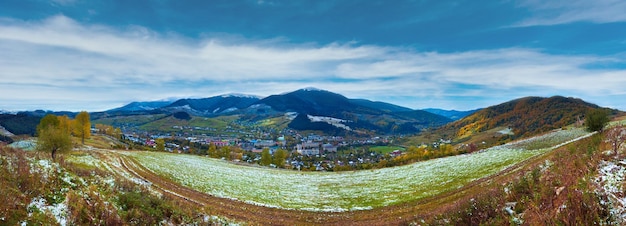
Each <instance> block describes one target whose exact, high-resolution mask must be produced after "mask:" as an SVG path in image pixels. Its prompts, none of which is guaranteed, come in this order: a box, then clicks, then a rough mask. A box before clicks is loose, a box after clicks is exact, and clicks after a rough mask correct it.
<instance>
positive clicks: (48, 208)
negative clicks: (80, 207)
mask: <svg viewBox="0 0 626 226" xmlns="http://www.w3.org/2000/svg"><path fill="white" fill-rule="evenodd" d="M27 208H28V209H29V210H32V209H34V208H36V209H37V210H39V211H41V212H43V213H49V214H52V216H54V219H56V221H57V223H59V224H60V225H63V226H64V225H67V205H66V204H65V202H63V203H58V204H55V205H46V200H45V199H44V198H34V199H33V200H32V201H31V202H30V204H28V207H27ZM31 214H32V212H31V213H29V216H30V215H31Z"/></svg>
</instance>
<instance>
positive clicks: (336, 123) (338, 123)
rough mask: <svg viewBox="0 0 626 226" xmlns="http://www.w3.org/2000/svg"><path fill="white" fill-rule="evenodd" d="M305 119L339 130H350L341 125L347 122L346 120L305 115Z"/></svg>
mask: <svg viewBox="0 0 626 226" xmlns="http://www.w3.org/2000/svg"><path fill="white" fill-rule="evenodd" d="M307 117H308V118H309V120H311V122H325V123H328V124H330V125H332V126H334V127H337V128H340V129H345V130H351V129H350V127H349V126H347V125H345V124H343V123H346V122H348V121H347V120H343V119H338V118H333V117H324V116H313V115H307Z"/></svg>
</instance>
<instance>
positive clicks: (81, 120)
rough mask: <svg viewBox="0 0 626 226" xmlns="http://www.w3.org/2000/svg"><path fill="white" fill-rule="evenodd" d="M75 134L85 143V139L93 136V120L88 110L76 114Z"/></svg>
mask: <svg viewBox="0 0 626 226" xmlns="http://www.w3.org/2000/svg"><path fill="white" fill-rule="evenodd" d="M74 135H75V136H76V137H78V138H80V139H81V142H82V143H83V144H85V139H89V138H90V137H91V121H90V119H89V113H88V112H86V111H81V112H80V113H78V115H76V118H75V119H74Z"/></svg>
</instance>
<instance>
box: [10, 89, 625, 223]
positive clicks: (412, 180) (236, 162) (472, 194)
mask: <svg viewBox="0 0 626 226" xmlns="http://www.w3.org/2000/svg"><path fill="white" fill-rule="evenodd" d="M296 92H299V94H298V95H304V94H303V92H304V93H305V94H306V93H307V92H314V94H315V95H322V96H326V95H331V96H333V95H335V94H329V93H326V91H319V90H315V91H296ZM317 92H322V93H317ZM281 98H284V97H281ZM299 98H303V97H299ZM279 99H280V98H279ZM520 100H521V101H520ZM520 100H514V101H512V102H510V103H504V104H502V105H497V106H492V107H488V108H484V109H482V110H478V111H476V112H474V113H470V114H469V115H468V116H466V117H465V118H463V119H460V120H457V121H450V122H449V123H448V124H446V125H443V126H439V127H432V128H429V129H424V130H421V132H418V133H401V134H394V133H386V132H381V131H380V130H376V129H373V130H369V129H367V128H370V129H371V128H372V127H359V126H355V125H363V124H350V123H351V120H348V119H346V118H345V116H346V115H348V116H349V115H350V114H346V112H343V113H342V114H335V113H332V111H329V110H323V109H324V108H322V107H320V106H324V105H317V106H318V107H316V109H313V110H311V109H308V110H306V109H304V110H303V109H300V110H299V111H300V112H294V111H295V110H294V111H292V109H297V108H296V107H290V108H287V107H285V106H287V105H285V106H282V107H277V109H280V108H283V111H284V110H286V109H289V110H287V112H278V111H277V110H276V109H274V108H271V107H269V108H267V109H273V110H272V111H277V112H278V113H277V112H274V113H272V114H268V115H265V116H263V114H258V115H257V114H247V113H245V111H249V109H248V110H243V111H242V112H240V113H238V114H231V113H232V112H234V110H233V111H231V110H229V111H228V114H224V115H214V116H206V115H199V114H197V112H194V111H182V110H181V109H180V108H177V110H175V111H172V112H170V113H168V112H166V111H164V110H161V111H158V112H154V111H155V109H151V110H150V112H144V111H143V110H140V111H134V110H133V111H131V112H127V113H120V112H117V113H115V114H113V113H111V112H109V113H93V115H95V118H94V119H92V121H93V122H94V128H92V133H93V137H92V138H90V139H87V140H86V143H85V144H84V145H81V144H79V142H78V140H76V139H78V138H74V141H73V145H74V149H73V151H72V152H70V153H67V154H64V155H62V160H61V161H62V162H61V163H59V164H56V163H55V164H52V165H54V167H57V168H58V170H57V171H58V172H65V173H63V175H65V176H64V177H65V178H67V179H63V180H68V181H81V180H82V181H89V182H85V183H83V182H81V183H79V185H77V184H76V182H72V183H68V184H63V183H62V184H61V186H64V187H63V188H60V190H59V188H58V187H56V186H58V185H55V186H52V187H51V189H53V191H49V192H51V194H56V196H55V197H60V199H58V200H56V199H54V200H51V201H50V200H48V198H41V197H39V196H35V197H31V199H30V200H31V201H30V202H31V203H30V204H29V203H26V204H24V203H22V205H27V206H36V208H37V209H39V211H41V212H42V214H43V215H36V216H40V217H51V218H56V219H62V220H63V219H65V220H66V221H67V220H68V219H70V221H73V222H76V221H75V220H77V219H79V218H76V216H77V215H76V214H77V213H76V212H75V211H76V209H72V208H67V206H71V205H70V203H68V201H66V200H69V199H70V198H71V199H72V200H75V199H79V200H80V199H81V198H80V197H83V198H84V199H85V200H86V199H87V198H86V197H87V196H89V195H86V193H84V192H85V191H84V189H92V190H93V189H96V190H97V192H99V193H106V194H107V195H105V196H104V199H105V200H104V201H103V202H106V203H114V204H113V205H109V206H108V207H106V205H105V206H104V207H98V208H107V210H106V211H108V213H109V214H110V215H107V216H109V218H106V219H108V220H110V221H112V222H116V221H126V222H128V221H132V219H134V218H133V217H135V215H133V214H131V213H133V212H127V211H130V210H129V209H127V208H129V207H128V206H126V205H129V204H128V203H125V204H124V202H126V201H125V200H126V199H127V198H128V197H127V195H136V194H139V193H141V194H144V196H146V197H151V198H149V200H152V199H162V204H159V205H164V206H161V207H158V208H165V210H167V209H169V210H168V211H178V212H177V213H178V214H180V215H176V214H175V215H170V214H167V213H168V212H167V211H166V212H161V214H159V213H155V212H152V210H150V208H148V207H146V206H143V207H142V205H137V206H134V207H132V208H135V209H134V210H132V211H139V212H135V213H136V214H139V215H143V216H151V217H152V218H151V219H154V220H157V219H163V220H165V221H168V222H179V223H180V222H195V223H217V222H219V223H218V224H241V223H244V224H252V225H256V224H259V225H294V224H296V225H302V224H304V225H322V224H324V225H328V224H330V225H345V224H350V225H398V224H421V223H419V222H422V223H425V224H426V225H430V224H435V225H439V224H442V222H457V223H459V222H464V221H465V220H468V219H470V220H471V219H475V218H468V216H467V215H463V214H459V213H460V212H458V211H470V209H471V208H473V207H467V206H465V205H467V203H468V202H469V203H473V204H471V205H472V206H475V205H483V206H482V207H481V208H484V209H472V210H471V211H482V212H477V214H479V215H481V214H486V215H485V218H481V219H482V220H480V221H477V222H509V221H513V222H517V221H520V222H521V221H528V222H535V221H536V220H537V218H536V217H537V215H533V214H532V213H529V212H527V211H528V208H532V205H536V204H534V203H533V202H534V201H533V202H530V201H528V200H527V197H528V195H537V194H541V195H546V194H544V193H543V192H544V191H543V190H541V189H546V188H544V186H548V187H549V189H552V187H554V186H557V187H556V189H558V191H557V192H556V196H555V198H554V199H553V202H562V200H563V199H562V198H559V197H560V196H559V193H561V190H562V189H565V190H566V191H569V190H568V189H570V188H571V187H572V186H574V185H575V184H573V183H572V181H569V179H568V180H558V181H557V182H555V181H554V180H553V179H549V178H543V177H541V176H538V175H536V172H537V170H540V172H542V175H552V174H551V172H552V171H550V170H558V172H562V170H564V169H561V168H560V166H559V167H557V166H554V162H557V161H560V160H557V159H558V158H562V157H563V156H564V155H563V153H570V152H571V151H572V150H579V149H580V147H586V146H585V145H591V146H588V147H586V149H580V151H582V152H584V153H587V154H582V155H578V157H575V158H577V159H582V158H586V157H590V158H593V159H594V160H593V161H594V163H593V164H596V165H593V166H589V167H591V168H589V171H588V172H597V171H599V172H600V173H602V175H603V176H602V177H601V179H597V181H604V180H607V181H609V182H607V183H611V185H609V186H608V187H607V185H604V184H602V183H600V184H596V183H595V182H594V183H593V184H589V185H587V186H591V187H599V188H598V192H596V193H594V194H593V195H594V196H593V197H597V198H600V199H605V198H607V197H609V200H614V201H615V202H618V203H619V202H621V200H622V199H621V195H620V194H617V193H619V191H620V190H619V189H621V188H617V189H616V188H615V187H620V186H621V185H616V183H617V182H615V181H619V179H615V178H614V175H612V171H611V169H615V168H616V167H617V166H616V165H615V164H616V163H614V162H613V161H611V159H610V158H609V157H610V156H611V155H609V154H605V153H604V152H600V151H591V152H590V150H596V149H597V148H604V147H606V145H607V144H608V143H606V142H597V141H596V140H598V137H600V136H608V135H607V133H606V132H602V133H598V132H589V131H588V130H587V128H586V127H584V126H583V125H582V124H581V123H578V122H580V114H590V113H589V112H591V110H593V111H596V112H600V113H602V114H606V117H608V116H609V114H610V115H611V117H612V118H613V120H614V121H613V122H611V123H610V124H609V125H608V127H607V130H612V128H613V127H617V126H619V125H620V124H622V123H624V122H625V121H624V119H623V118H620V114H621V112H619V111H616V110H614V111H610V110H605V109H602V108H599V107H597V106H593V105H587V104H585V103H584V102H578V101H572V100H571V99H567V98H560V97H557V98H545V99H533V101H530V102H533V103H536V102H541V101H546V102H548V103H551V104H550V105H552V106H555V108H549V109H551V110H555V109H560V108H564V106H568V107H571V108H570V113H569V114H568V115H563V116H559V117H544V119H543V122H544V123H545V122H547V123H550V124H545V125H543V126H539V127H536V128H534V129H533V128H532V127H526V128H527V129H526V130H524V131H525V132H524V133H520V130H519V129H518V128H519V125H520V123H522V124H521V125H526V124H523V123H526V121H528V120H531V119H530V118H528V117H525V116H524V114H519V112H524V111H519V109H524V108H526V107H527V108H536V106H533V105H532V104H530V105H528V104H527V103H528V102H529V101H526V99H520ZM186 101H188V102H189V100H186ZM552 101H556V102H558V103H561V104H560V105H559V104H554V102H552ZM192 102H193V101H192ZM357 102H359V103H374V102H369V101H366V100H359V101H357ZM309 103H316V102H315V101H313V102H309ZM570 103H573V104H570ZM511 104H512V105H516V107H514V108H507V107H503V106H508V105H511ZM375 105H377V106H389V105H386V104H384V103H375ZM542 105H543V104H542ZM133 108H141V107H138V105H137V104H133ZM253 108H255V109H256V108H259V106H254V107H253ZM261 108H262V107H261ZM141 109H143V108H141ZM267 109H266V110H267ZM395 109H399V108H395ZM400 109H401V108H400ZM118 110H119V109H118ZM118 110H116V111H118ZM309 111H316V112H318V113H316V114H319V115H311V114H308V113H307V112H309ZM323 111H326V113H320V112H323ZM359 111H362V110H359ZM367 111H370V110H367ZM547 111H548V112H549V110H547ZM403 112H404V113H393V115H395V116H394V117H410V116H408V115H412V114H409V113H406V112H405V111H403ZM452 113H454V114H457V113H458V112H452ZM527 113H528V112H527ZM109 114H110V115H109ZM368 114H370V113H368ZM376 114H378V116H375V117H390V116H385V114H387V113H376ZM390 114H391V113H390ZM407 114H408V115H407ZM550 114H558V111H556V113H550ZM303 115H306V117H301V116H303ZM333 115H334V116H333ZM341 115H343V116H341ZM503 115H505V116H506V115H514V117H513V118H508V119H506V121H505V122H506V123H501V122H502V121H501V119H500V118H501V117H503ZM515 115H517V116H515ZM530 116H531V117H537V116H536V115H534V114H530ZM5 117H6V118H9V119H10V118H11V117H12V116H10V115H9V116H5ZM13 117H14V118H17V119H19V120H25V119H27V120H31V121H32V120H33V119H34V117H36V114H35V113H21V115H20V116H19V117H17V116H13ZM299 117H300V118H299ZM368 117H372V116H368ZM507 117H508V116H507ZM548 118H554V119H556V120H557V121H556V122H552V121H546V120H547V119H548ZM404 119H406V118H404ZM298 120H301V122H303V123H302V124H299V125H296V126H294V125H293V123H294V122H298ZM306 120H308V121H306ZM607 120H608V119H607ZM567 122H572V123H570V124H566V123H567ZM383 124H384V123H380V124H379V126H380V127H379V128H384V127H385V125H383ZM322 125H323V126H322ZM7 126H8V129H6V130H7V131H10V130H9V129H11V128H13V127H11V126H12V124H7ZM117 126H119V127H117ZM298 126H304V127H301V128H299V129H298ZM294 127H296V128H294ZM328 128H333V129H330V130H328ZM459 128H460V129H459ZM453 130H456V131H457V132H455V133H450V131H453ZM338 131H341V132H340V133H337V132H338ZM376 131H378V132H376ZM495 134H497V135H495ZM11 138H12V139H17V140H20V141H19V142H16V144H18V143H19V144H20V146H15V147H25V146H24V144H28V143H29V142H34V140H33V139H24V140H21V139H23V138H20V137H18V136H15V135H12V136H11ZM425 138H427V139H425ZM419 139H423V140H424V141H422V142H421V143H418V145H414V144H412V142H415V140H419ZM591 141H593V142H591ZM590 142H591V143H590ZM581 145H582V146H581ZM26 146H28V145H26ZM30 146H33V147H35V148H36V146H34V145H30ZM1 148H2V149H3V150H4V152H5V153H12V154H15V153H23V154H20V155H25V156H30V157H26V160H25V161H32V162H35V163H36V164H34V165H33V164H31V167H35V168H37V167H40V166H38V165H41V164H39V162H44V161H45V162H49V161H51V160H49V159H47V157H45V156H42V153H40V152H33V151H32V150H31V151H25V150H20V149H17V150H16V149H12V148H10V147H5V146H2V147H1ZM7 151H8V152H7ZM280 153H284V154H280ZM557 153H560V154H557ZM12 154H8V155H6V156H10V155H12ZM555 158H556V159H555ZM568 158H574V157H568ZM4 159H5V160H3V164H4V162H6V161H9V162H10V161H13V160H11V159H12V158H4ZM600 159H604V160H603V161H600ZM576 161H579V160H576ZM6 163H8V162H6ZM10 164H13V163H10ZM46 164H51V163H46ZM46 167H47V166H46ZM568 167H575V166H574V165H571V166H570V165H568ZM596 167H597V168H596ZM609 168H610V169H609ZM8 169H9V170H11V169H12V168H10V167H9V168H8ZM96 169H97V170H96ZM572 169H573V168H572ZM544 171H545V172H544ZM46 172H48V171H46ZM48 173H50V174H54V172H48ZM581 173H582V172H581ZM18 175H19V174H18ZM97 175H101V176H97ZM529 175H530V176H529ZM576 175H577V176H576V177H578V178H580V177H581V176H584V177H595V173H594V174H580V175H579V174H576ZM94 176H95V177H94ZM528 178H530V179H532V180H533V181H534V182H533V184H530V185H526V184H523V183H527V181H526V182H525V180H530V179H528ZM604 178H607V179H604ZM542 180H547V182H546V183H550V185H543V184H541V183H540V182H541V181H542ZM589 180H590V179H589ZM594 180H596V179H594ZM598 183H599V182H598ZM72 184H74V185H72ZM105 184H109V185H105ZM520 184H521V185H520ZM568 184H569V185H568ZM67 186H69V187H67ZM520 186H521V187H520ZM526 186H531V187H530V188H529V189H538V190H534V191H532V192H530V193H529V192H528V191H527V190H524V189H527V187H526ZM532 186H540V187H539V188H533V187H532ZM561 187H563V188H561ZM600 188H602V189H600ZM68 189H69V190H68ZM503 189H504V193H505V194H500V195H499V196H497V197H499V198H497V199H490V198H489V197H491V196H490V194H491V195H493V194H495V193H500V192H502V191H503ZM520 189H521V190H520ZM585 189H592V188H585ZM511 191H512V192H511ZM76 192H79V193H80V194H81V196H79V197H76V196H75V195H74V194H75V193H76ZM520 192H521V193H520ZM547 193H550V192H547ZM70 194H71V195H70ZM548 196H554V194H548ZM46 197H47V196H46ZM63 197H65V198H63ZM121 197H124V198H123V199H121ZM159 197H160V198H159ZM525 197H526V198H525ZM542 197H544V196H542ZM55 200H56V201H55ZM106 200H108V201H106ZM476 200H483V201H485V200H487V201H485V202H486V203H474V202H477V201H476ZM489 200H490V201H489ZM535 200H536V199H535ZM559 200H561V201H559ZM128 201H132V200H128ZM483 201H481V202H483ZM582 201H585V200H582ZM132 202H135V201H132ZM512 202H515V203H517V204H516V205H518V207H514V206H513V207H510V205H512V204H511V203H512ZM585 202H588V201H585ZM33 203H34V204H33ZM79 203H81V202H79ZM86 203H87V204H84V205H91V204H89V203H90V202H88V201H86ZM168 203H170V204H168ZM172 204H174V205H176V206H179V207H176V208H173V207H167V206H168V205H172ZM592 204H593V205H596V204H597V203H596V202H592V203H590V204H589V205H592ZM81 205H82V204H81ZM564 205H565V204H564ZM570 205H571V204H570ZM33 208H34V207H33ZM55 208H57V209H58V208H61V209H63V208H67V209H64V210H60V211H61V213H63V211H65V213H66V214H67V215H70V216H72V217H69V218H62V215H63V214H61V215H59V214H58V213H56V212H53V213H49V212H48V211H49V210H50V209H55ZM74 208H75V207H74ZM98 208H96V207H95V206H92V207H91V209H92V210H93V211H105V210H99V209H98ZM146 208H147V209H146ZM172 208H173V209H172ZM467 208H470V209H467ZM541 208H550V207H549V206H548V207H541ZM31 209H32V208H31ZM494 209H495V210H498V209H500V210H503V212H502V211H496V212H493V211H494ZM603 209H607V210H608V209H611V211H614V212H615V213H616V214H617V213H618V212H620V211H622V210H621V209H619V207H613V206H604V207H602V208H598V209H596V211H600V210H603ZM552 210H553V209H546V211H552ZM28 211H31V210H28ZM559 211H565V210H559ZM567 211H569V210H567ZM571 211H578V210H576V209H572V210H571ZM522 213H523V214H524V215H522ZM559 213H561V212H556V213H552V214H556V215H553V217H557V218H559V217H560V215H558V214H559ZM620 213H621V212H620ZM28 214H30V215H29V216H31V215H32V214H33V212H28ZM92 214H93V213H92ZM154 214H156V215H154ZM189 214H192V215H197V216H199V217H197V218H188V217H189V216H190V215H189ZM594 214H599V215H598V216H601V217H602V219H605V220H607V221H608V220H611V219H612V218H611V216H613V215H602V213H601V212H594ZM22 216H23V215H22ZM11 219H13V218H11ZM15 219H26V222H38V221H37V219H35V218H31V217H27V218H15ZM49 219H50V218H49ZM58 221H59V222H61V220H58ZM12 222H13V221H12ZM62 224H63V223H62ZM455 224H456V223H455Z"/></svg>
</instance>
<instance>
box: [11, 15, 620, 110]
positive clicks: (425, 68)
mask: <svg viewBox="0 0 626 226" xmlns="http://www.w3.org/2000/svg"><path fill="white" fill-rule="evenodd" d="M606 62H610V63H617V64H624V63H626V62H624V60H622V58H619V57H615V58H610V57H601V56H591V55H589V56H580V55H579V56H569V55H551V54H546V53H543V52H541V51H540V50H536V49H522V48H509V49H495V50H479V51H468V52H458V53H437V52H417V51H415V50H413V49H409V48H401V47H385V46H373V45H358V44H355V43H347V44H342V43H333V44H328V45H315V44H302V45H299V44H293V43H286V42H284V41H282V42H281V41H276V40H270V41H268V40H260V41H258V40H257V41H237V42H233V41H232V40H224V39H220V38H206V39H202V40H190V39H188V38H185V37H180V36H176V35H162V34H159V33H156V32H153V31H151V30H148V29H146V28H143V27H137V26H131V27H128V28H124V29H118V28H111V27H106V26H100V25H86V24H80V23H77V22H76V21H74V20H72V19H69V18H67V17H65V16H55V17H52V18H49V19H47V20H44V21H16V20H10V19H0V68H2V70H0V80H1V81H3V82H2V84H0V103H2V104H1V105H0V109H2V108H5V109H8V110H14V109H15V108H16V107H15V106H31V105H32V106H37V105H39V106H51V107H50V109H53V110H62V109H65V107H68V106H78V107H84V108H88V109H87V110H104V109H107V108H113V107H117V106H119V105H122V104H124V103H127V102H130V101H134V100H155V99H164V98H168V97H185V96H195V97H207V96H212V95H219V94H223V93H233V92H235V93H249V94H256V95H270V94H275V93H282V92H286V91H291V90H294V89H298V88H302V87H309V86H315V87H318V88H323V89H327V90H331V91H335V92H339V93H342V94H345V95H347V96H349V97H354V98H369V99H373V100H383V101H387V100H388V101H392V102H393V101H395V102H394V103H396V104H401V105H406V106H409V107H446V108H461V109H469V108H473V107H472V106H474V107H484V104H495V103H497V102H494V101H506V100H508V99H510V98H511V97H521V96H525V95H555V94H560V95H572V94H576V95H581V96H583V97H584V96H591V97H596V99H598V98H597V97H600V96H603V95H618V96H619V95H626V93H624V91H623V90H624V89H623V87H625V86H626V71H625V70H623V69H615V68H605V69H587V68H588V65H590V64H602V63H606ZM494 94H496V95H497V97H498V98H500V99H497V100H492V99H489V98H484V97H491V96H493V95H494ZM478 97H483V99H485V102H472V103H469V102H468V103H465V102H456V103H455V102H454V101H455V100H458V99H459V98H461V99H462V98H470V99H471V98H474V99H480V98H478ZM433 100H437V101H435V102H432V101H433ZM428 101H431V102H428ZM22 102H23V103H30V104H19V103H22ZM423 103H433V104H437V105H430V106H424V105H423ZM607 103H609V104H610V101H608V102H607ZM476 104H482V105H479V106H476ZM55 106H56V107H55ZM18 110H19V109H18ZM66 110H81V109H80V108H79V109H66Z"/></svg>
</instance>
